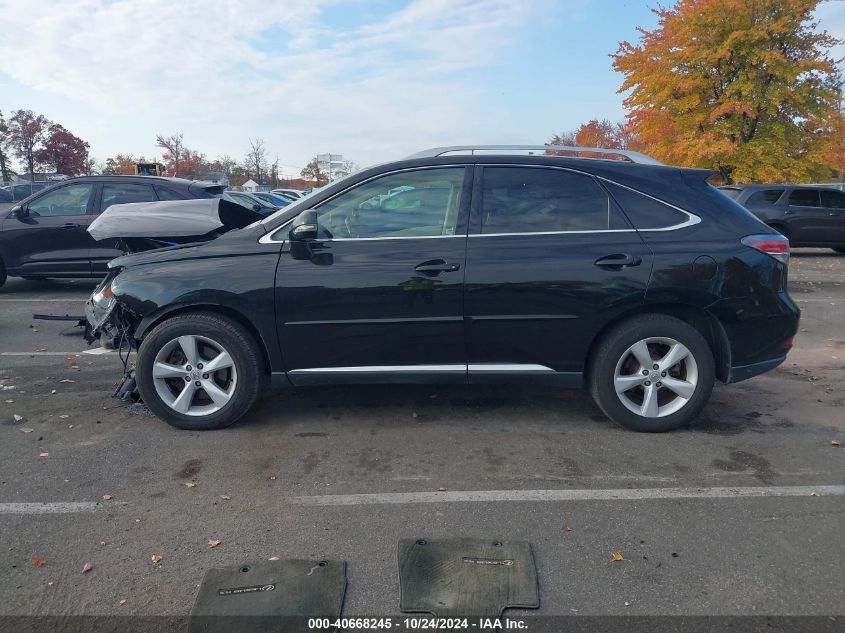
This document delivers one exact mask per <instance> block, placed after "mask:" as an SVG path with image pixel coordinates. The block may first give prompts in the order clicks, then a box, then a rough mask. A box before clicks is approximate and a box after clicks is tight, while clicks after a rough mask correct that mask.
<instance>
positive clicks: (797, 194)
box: [789, 189, 822, 207]
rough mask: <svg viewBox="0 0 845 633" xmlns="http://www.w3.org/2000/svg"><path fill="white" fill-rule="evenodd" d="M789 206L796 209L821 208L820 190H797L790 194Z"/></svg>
mask: <svg viewBox="0 0 845 633" xmlns="http://www.w3.org/2000/svg"><path fill="white" fill-rule="evenodd" d="M789 204H790V206H794V207H820V206H822V205H821V200H820V199H819V191H818V189H795V190H793V192H792V193H791V194H789Z"/></svg>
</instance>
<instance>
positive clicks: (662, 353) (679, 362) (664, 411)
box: [613, 337, 698, 418]
mask: <svg viewBox="0 0 845 633" xmlns="http://www.w3.org/2000/svg"><path fill="white" fill-rule="evenodd" d="M613 384H614V388H615V390H616V395H617V396H618V397H619V400H620V401H621V402H622V404H623V405H625V408H627V409H628V410H629V411H632V412H634V413H636V414H637V415H641V416H643V417H644V418H662V417H664V416H667V415H671V414H673V413H675V412H677V411H679V410H680V409H682V408H683V407H684V405H686V404H687V402H689V401H690V399H691V398H692V396H693V394H694V393H695V389H696V387H697V386H698V363H696V362H695V357H693V355H692V352H690V350H689V349H687V347H686V346H685V345H683V344H682V343H679V342H678V341H676V340H675V339H673V338H668V337H650V338H646V339H643V340H641V341H637V342H636V343H634V344H633V345H631V347H629V348H628V349H627V350H625V353H624V354H622V357H621V358H620V359H619V362H617V363H616V371H615V372H614V374H613Z"/></svg>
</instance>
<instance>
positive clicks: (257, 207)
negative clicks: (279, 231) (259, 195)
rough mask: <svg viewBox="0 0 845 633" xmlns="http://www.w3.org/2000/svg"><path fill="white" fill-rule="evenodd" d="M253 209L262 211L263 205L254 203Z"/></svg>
mask: <svg viewBox="0 0 845 633" xmlns="http://www.w3.org/2000/svg"><path fill="white" fill-rule="evenodd" d="M252 210H253V211H255V212H256V213H261V205H260V204H254V205H252Z"/></svg>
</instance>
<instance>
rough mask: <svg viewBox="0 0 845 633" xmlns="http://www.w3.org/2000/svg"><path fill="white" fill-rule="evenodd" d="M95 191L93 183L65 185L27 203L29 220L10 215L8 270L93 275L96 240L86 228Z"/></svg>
mask: <svg viewBox="0 0 845 633" xmlns="http://www.w3.org/2000/svg"><path fill="white" fill-rule="evenodd" d="M94 189H95V187H94V184H93V183H90V182H86V183H71V184H67V185H63V186H61V187H58V188H56V189H53V190H51V191H48V192H46V193H44V194H43V195H41V196H38V197H37V198H34V199H32V200H30V201H29V202H28V203H26V211H27V215H26V217H23V218H18V217H17V216H15V215H11V214H10V215H9V216H8V217H7V218H6V219H5V220H4V221H3V236H2V237H3V255H4V258H5V259H6V265H7V267H8V268H10V269H12V270H13V271H14V272H15V274H18V275H23V276H27V275H32V276H48V275H49V276H54V277H58V276H62V277H88V276H90V275H91V265H90V262H89V259H88V250H89V248H90V247H91V245H92V244H93V242H94V240H93V239H92V238H91V236H90V235H88V233H87V232H86V231H85V229H86V227H87V226H88V224H89V222H90V220H91V217H92V216H91V215H90V213H91V211H92V208H93V199H94V195H93V194H94Z"/></svg>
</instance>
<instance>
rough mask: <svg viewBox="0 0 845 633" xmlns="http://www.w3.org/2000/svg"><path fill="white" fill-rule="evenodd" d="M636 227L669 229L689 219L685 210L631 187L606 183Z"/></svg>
mask: <svg viewBox="0 0 845 633" xmlns="http://www.w3.org/2000/svg"><path fill="white" fill-rule="evenodd" d="M605 186H606V187H607V188H608V190H609V191H610V193H611V194H613V197H614V198H615V199H616V202H618V203H619V206H621V207H622V210H623V211H624V212H625V215H627V216H628V219H629V220H630V221H631V223H632V224H633V225H634V228H636V229H667V228H669V227H672V226H677V225H678V224H683V223H684V222H686V221H687V220H689V216H688V215H687V214H686V213H684V212H683V211H678V210H677V209H675V208H674V207H670V206H669V205H668V204H664V203H663V202H660V201H659V200H655V199H654V198H650V197H648V196H645V195H643V194H641V193H638V192H636V191H632V190H631V189H626V188H625V187H620V186H619V185H614V184H611V183H605Z"/></svg>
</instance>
